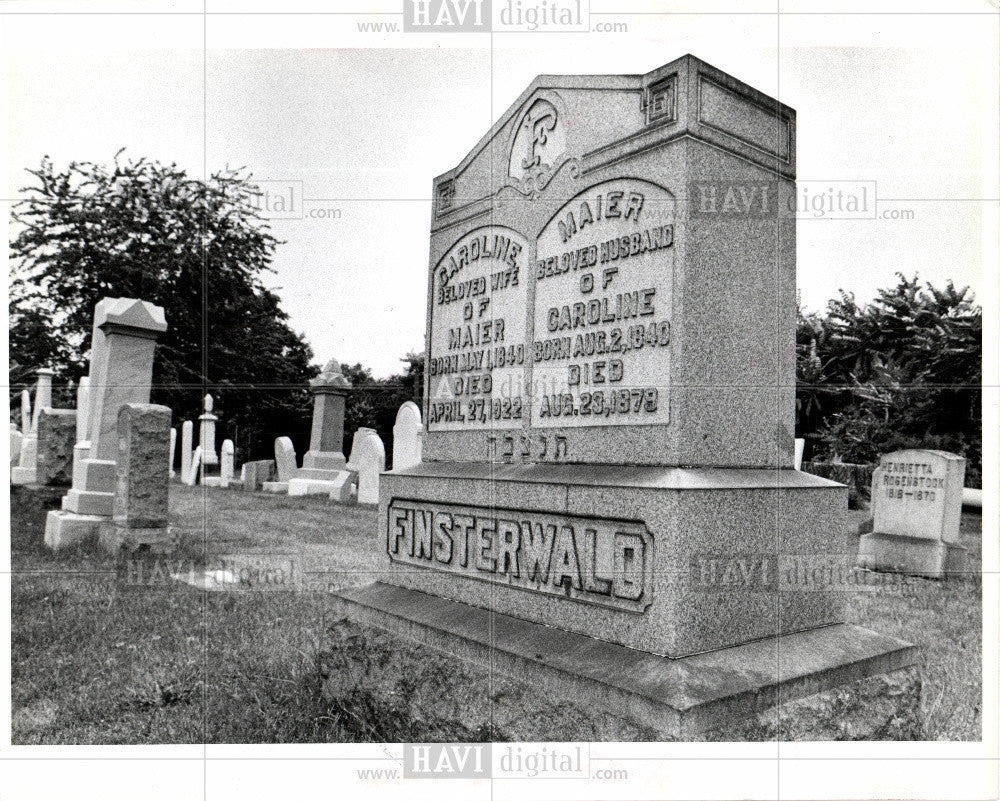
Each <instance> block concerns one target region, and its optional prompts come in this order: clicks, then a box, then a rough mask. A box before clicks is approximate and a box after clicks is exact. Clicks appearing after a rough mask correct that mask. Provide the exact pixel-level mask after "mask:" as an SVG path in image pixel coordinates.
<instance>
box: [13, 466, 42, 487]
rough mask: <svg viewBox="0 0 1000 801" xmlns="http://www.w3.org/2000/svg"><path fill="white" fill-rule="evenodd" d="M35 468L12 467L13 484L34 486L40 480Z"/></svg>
mask: <svg viewBox="0 0 1000 801" xmlns="http://www.w3.org/2000/svg"><path fill="white" fill-rule="evenodd" d="M37 474H38V471H37V470H36V469H35V468H34V467H12V468H11V470H10V483H11V484H34V483H36V480H37V478H38V475H37Z"/></svg>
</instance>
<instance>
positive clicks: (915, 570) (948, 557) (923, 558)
mask: <svg viewBox="0 0 1000 801" xmlns="http://www.w3.org/2000/svg"><path fill="white" fill-rule="evenodd" d="M967 553H968V551H967V549H966V548H965V547H963V546H961V545H958V544H957V543H951V542H944V541H943V540H932V539H927V538H925V537H905V536H902V535H899V534H882V533H880V532H877V531H876V532H872V533H871V534H865V535H864V536H862V537H861V542H860V544H859V546H858V567H863V568H867V569H868V570H878V571H882V572H885V573H903V574H905V575H908V576H924V577H926V578H948V577H949V576H958V575H961V574H963V573H965V572H966V571H967V570H968V567H967V564H966V556H967Z"/></svg>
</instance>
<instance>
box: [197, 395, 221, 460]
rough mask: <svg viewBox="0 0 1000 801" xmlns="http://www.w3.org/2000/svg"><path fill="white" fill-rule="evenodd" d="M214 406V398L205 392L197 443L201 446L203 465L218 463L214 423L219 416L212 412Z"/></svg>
mask: <svg viewBox="0 0 1000 801" xmlns="http://www.w3.org/2000/svg"><path fill="white" fill-rule="evenodd" d="M214 406H215V399H214V398H212V396H211V394H206V395H205V411H204V413H203V414H202V415H201V416H200V417H199V418H198V420H199V423H200V428H199V435H198V444H199V445H200V446H201V463H202V465H203V466H204V467H211V466H213V465H217V464H218V463H219V454H218V453H217V452H216V450H215V424H216V423H217V422H218V420H219V418H218V416H216V415H215V414H214V413H213V412H212V409H213V408H214Z"/></svg>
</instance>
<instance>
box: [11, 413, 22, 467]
mask: <svg viewBox="0 0 1000 801" xmlns="http://www.w3.org/2000/svg"><path fill="white" fill-rule="evenodd" d="M22 442H24V434H22V433H21V432H20V431H18V430H17V428H16V427H15V426H14V424H13V423H11V424H10V464H11V466H12V467H13V466H14V465H15V464H17V463H18V461H19V460H20V459H21V443H22Z"/></svg>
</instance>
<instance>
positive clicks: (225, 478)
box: [219, 439, 236, 487]
mask: <svg viewBox="0 0 1000 801" xmlns="http://www.w3.org/2000/svg"><path fill="white" fill-rule="evenodd" d="M235 451H236V449H235V447H233V441H232V440H231V439H224V440H223V441H222V466H221V467H220V474H219V477H220V479H221V481H220V484H221V485H222V486H223V487H228V486H229V482H230V481H232V480H233V473H234V471H235V466H234V464H233V454H234V453H235Z"/></svg>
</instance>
